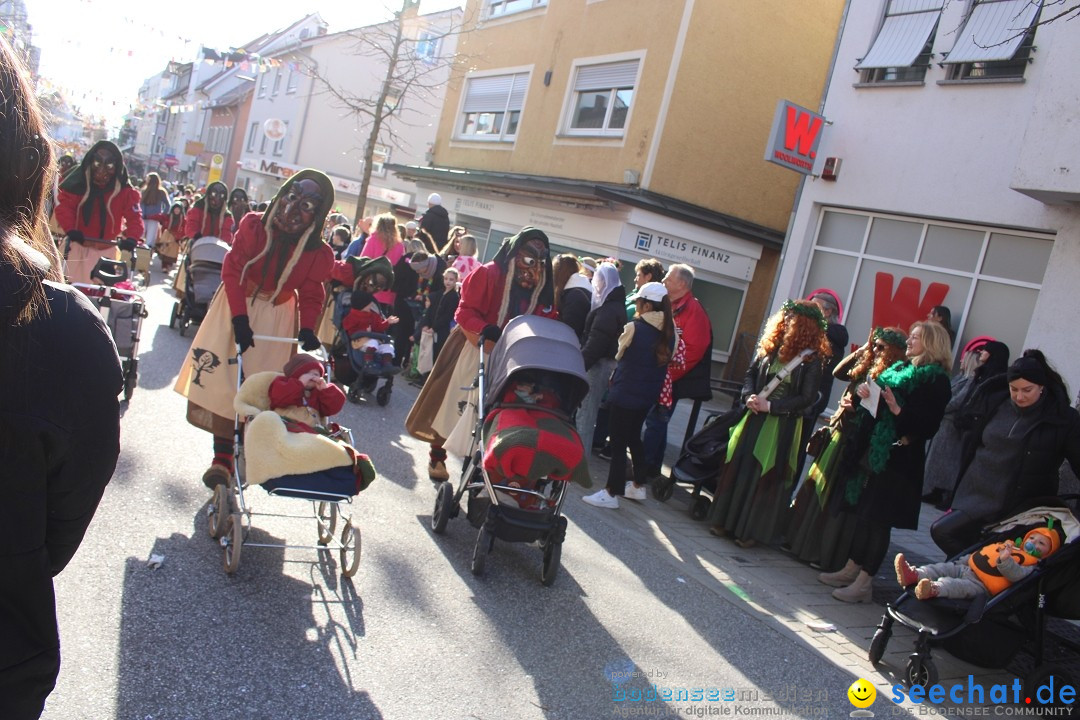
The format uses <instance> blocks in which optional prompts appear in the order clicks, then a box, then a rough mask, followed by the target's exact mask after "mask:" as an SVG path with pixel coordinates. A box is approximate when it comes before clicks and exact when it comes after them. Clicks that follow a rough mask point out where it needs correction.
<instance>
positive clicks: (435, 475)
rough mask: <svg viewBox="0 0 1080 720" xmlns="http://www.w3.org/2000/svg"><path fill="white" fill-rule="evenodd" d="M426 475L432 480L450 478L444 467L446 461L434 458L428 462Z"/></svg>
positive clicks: (438, 480)
mask: <svg viewBox="0 0 1080 720" xmlns="http://www.w3.org/2000/svg"><path fill="white" fill-rule="evenodd" d="M427 472H428V477H429V478H431V481H432V482H442V481H443V480H449V479H450V473H449V471H447V469H446V463H445V462H443V461H442V460H435V461H433V462H430V463H428V466H427Z"/></svg>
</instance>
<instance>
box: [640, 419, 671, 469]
mask: <svg viewBox="0 0 1080 720" xmlns="http://www.w3.org/2000/svg"><path fill="white" fill-rule="evenodd" d="M676 402H678V401H676ZM674 409H675V404H674V403H672V405H671V407H670V408H666V407H664V406H663V405H660V404H659V403H657V404H656V405H653V406H652V409H650V410H649V414H648V415H646V416H645V434H644V436H643V437H642V444H643V445H644V446H645V448H644V449H645V456H644V458H643V459H644V461H645V467H646V468H647V469H648V470H647V472H649V473H658V472H660V470H661V469H662V468H663V466H664V453H665V452H666V451H667V426H668V422H670V421H671V411H672V410H674Z"/></svg>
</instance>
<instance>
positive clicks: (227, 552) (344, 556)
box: [206, 335, 361, 577]
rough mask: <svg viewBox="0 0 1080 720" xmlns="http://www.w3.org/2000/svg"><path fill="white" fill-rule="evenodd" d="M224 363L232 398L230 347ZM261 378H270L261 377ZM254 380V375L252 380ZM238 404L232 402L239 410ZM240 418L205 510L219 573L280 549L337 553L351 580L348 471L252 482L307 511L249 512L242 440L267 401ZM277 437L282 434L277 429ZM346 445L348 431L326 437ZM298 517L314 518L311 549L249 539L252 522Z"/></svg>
mask: <svg viewBox="0 0 1080 720" xmlns="http://www.w3.org/2000/svg"><path fill="white" fill-rule="evenodd" d="M255 339H256V340H257V341H260V342H282V343H289V344H295V343H296V342H297V341H296V340H295V339H294V338H279V337H273V336H268V335H256V336H255ZM229 364H235V365H236V366H237V383H236V389H237V394H238V397H239V396H240V393H241V388H242V387H243V385H244V381H245V377H244V370H243V356H242V355H241V354H240V348H239V346H236V356H235V357H234V358H230V360H229ZM262 374H263V375H267V374H272V373H262ZM253 377H255V376H253ZM243 404H244V403H243V400H241V401H240V402H238V403H237V405H238V409H239V406H242V405H243ZM243 409H244V411H245V412H244V413H240V412H237V414H236V416H235V418H234V423H233V472H232V473H230V475H229V479H228V483H227V484H223V485H218V486H217V487H216V488H214V493H213V496H212V497H211V499H210V502H209V504H208V505H207V508H206V514H207V529H208V531H209V533H210V536H211V537H213V538H214V539H216V540H218V542H219V543H220V544H221V547H222V550H223V552H224V568H225V572H227V573H229V574H230V575H231V574H233V573H235V572H236V571H237V569H238V568H239V566H240V555H241V551H242V549H244V548H249V547H259V548H280V549H283V550H290V549H292V550H316V551H319V552H320V553H321V552H322V551H325V550H337V551H338V555H339V561H340V568H339V569H340V571H341V574H342V575H343V576H345V577H352V576H353V575H355V574H356V571H357V569H358V567H359V564H360V551H361V537H360V528H359V527H358V526H357V524H356V523H354V522H353V518H352V512H351V509H350V506H351V504H352V500H353V497H354V496H355V495H356V493H357V490H356V489H355V487H351V486H350V485H351V484H352V483H354V482H355V475H354V473H353V470H352V469H351V468H345V467H334V468H330V469H328V470H315V471H312V472H298V473H294V474H289V475H281V476H277V477H272V478H270V479H267V480H266V481H264V482H262V483H258V486H259V487H262V488H263V490H264V491H265V492H266V493H267V494H268V495H271V496H277V497H281V498H287V499H288V500H287V502H288V503H289V504H290V505H293V506H296V503H294V502H293V501H297V502H300V503H304V505H306V506H307V507H308V512H307V513H303V514H301V513H300V512H299V511H296V512H288V513H274V512H255V510H254V509H253V506H252V504H251V502H250V501H249V500H250V498H249V497H248V492H249V491H250V490H251V488H252V484H251V483H249V481H248V472H247V462H246V443H245V435H246V433H247V431H248V428H249V427H250V425H251V423H252V422H253V419H254V417H255V415H256V414H265V413H270V412H272V411H270V410H269V398H266V401H265V405H262V404H259V405H256V404H254V403H248V404H247V405H246V406H245V407H244V408H243ZM283 432H286V431H284V430H283ZM330 437H331V438H332V439H340V440H343V441H344V442H346V443H348V444H349V445H350V446H351V445H352V442H353V439H352V431H351V430H350V429H349V428H345V427H337V429H336V430H335V432H334V433H333V434H331V436H330ZM255 517H273V518H303V519H309V520H311V519H314V521H315V525H316V532H317V538H318V544H317V545H292V544H283V543H260V542H253V541H252V540H250V539H249V536H250V534H251V530H252V527H253V518H255ZM339 521H340V522H342V523H343V526H342V530H341V534H340V535H335V532H336V529H337V526H338V523H339Z"/></svg>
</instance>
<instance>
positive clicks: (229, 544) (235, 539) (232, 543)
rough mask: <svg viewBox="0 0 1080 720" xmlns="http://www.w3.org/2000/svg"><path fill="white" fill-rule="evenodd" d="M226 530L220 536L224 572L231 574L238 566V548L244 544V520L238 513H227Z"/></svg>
mask: <svg viewBox="0 0 1080 720" xmlns="http://www.w3.org/2000/svg"><path fill="white" fill-rule="evenodd" d="M226 522H227V523H228V528H229V529H228V530H227V531H226V532H225V535H224V537H222V538H221V545H222V547H224V548H225V572H227V573H229V574H230V575H232V574H233V573H234V572H236V570H237V569H238V568H239V567H240V548H242V547H243V545H244V521H243V520H242V519H241V518H240V514H239V513H233V514H231V515H229V519H228V520H227V521H226Z"/></svg>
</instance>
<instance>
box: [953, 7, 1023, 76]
mask: <svg viewBox="0 0 1080 720" xmlns="http://www.w3.org/2000/svg"><path fill="white" fill-rule="evenodd" d="M1039 7H1040V4H1039V3H1038V2H1032V0H996V1H994V2H989V1H987V0H984V1H983V2H980V3H979V4H977V5H976V6H975V7H974V8H973V9H972V11H971V16H970V17H969V18H968V21H967V23H966V24H965V25H964V29H963V30H961V31H960V34H959V35H958V36H957V38H956V44H955V45H954V46H953V49H952V51H950V52H949V55H948V57H946V58H945V62H947V63H966V62H990V61H994V60H1011V59H1012V57H1013V55H1015V54H1016V50H1017V48H1019V47H1020V43H1021V41H1023V39H1024V33H1025V32H1026V31H1027V30H1028V29H1029V28H1031V24H1032V23H1033V22H1035V16H1036V15H1038V14H1039Z"/></svg>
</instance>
